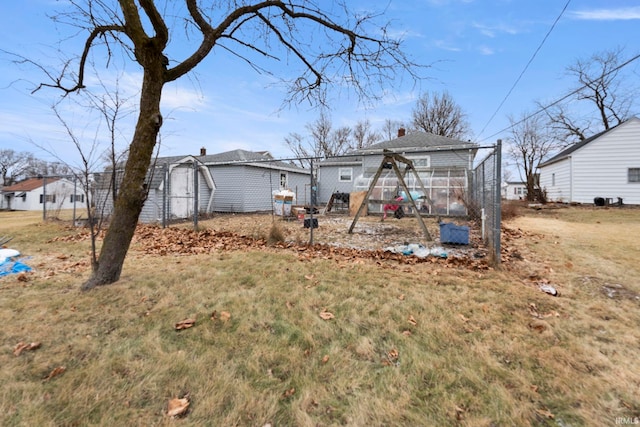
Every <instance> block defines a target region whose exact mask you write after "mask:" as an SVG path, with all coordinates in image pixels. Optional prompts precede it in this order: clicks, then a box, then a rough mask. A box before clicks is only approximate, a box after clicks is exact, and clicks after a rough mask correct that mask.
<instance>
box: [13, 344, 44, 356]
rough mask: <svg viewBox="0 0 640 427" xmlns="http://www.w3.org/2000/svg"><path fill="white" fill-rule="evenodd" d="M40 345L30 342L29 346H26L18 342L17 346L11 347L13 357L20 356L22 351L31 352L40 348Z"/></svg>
mask: <svg viewBox="0 0 640 427" xmlns="http://www.w3.org/2000/svg"><path fill="white" fill-rule="evenodd" d="M40 346H41V344H40V343H39V342H32V343H30V344H26V343H24V342H22V341H20V342H19V343H18V344H16V345H15V347H13V355H14V356H20V354H21V353H22V352H23V351H31V350H35V349H38V348H40Z"/></svg>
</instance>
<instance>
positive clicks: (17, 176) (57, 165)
mask: <svg viewBox="0 0 640 427" xmlns="http://www.w3.org/2000/svg"><path fill="white" fill-rule="evenodd" d="M72 173H73V171H72V170H71V168H70V167H69V166H68V165H66V164H64V163H62V162H47V161H45V160H41V159H38V158H36V157H35V156H34V155H33V154H32V153H29V152H26V151H15V150H12V149H0V175H1V178H2V186H3V187H6V186H8V185H13V184H15V183H17V182H19V181H22V180H23V179H25V178H30V177H36V176H40V175H41V176H55V175H71V174H72Z"/></svg>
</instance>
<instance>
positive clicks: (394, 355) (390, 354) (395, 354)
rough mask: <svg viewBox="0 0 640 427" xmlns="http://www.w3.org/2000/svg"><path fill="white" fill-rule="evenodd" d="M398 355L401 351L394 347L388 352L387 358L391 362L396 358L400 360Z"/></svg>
mask: <svg viewBox="0 0 640 427" xmlns="http://www.w3.org/2000/svg"><path fill="white" fill-rule="evenodd" d="M398 357H400V353H399V352H398V350H397V349H395V348H392V349H391V350H389V352H388V353H387V358H388V359H389V361H391V362H395V361H396V360H398Z"/></svg>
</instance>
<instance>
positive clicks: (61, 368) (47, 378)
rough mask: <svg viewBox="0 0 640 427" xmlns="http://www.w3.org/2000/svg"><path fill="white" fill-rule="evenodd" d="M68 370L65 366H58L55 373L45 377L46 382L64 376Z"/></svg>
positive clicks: (52, 372)
mask: <svg viewBox="0 0 640 427" xmlns="http://www.w3.org/2000/svg"><path fill="white" fill-rule="evenodd" d="M66 370H67V368H65V367H64V366H58V367H57V368H55V369H54V370H53V371H51V372H49V375H47V376H46V377H45V379H44V381H49V380H50V379H51V378H54V377H57V376H58V375H60V374H62V373H63V372H64V371H66Z"/></svg>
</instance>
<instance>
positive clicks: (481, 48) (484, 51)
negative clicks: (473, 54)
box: [478, 46, 495, 55]
mask: <svg viewBox="0 0 640 427" xmlns="http://www.w3.org/2000/svg"><path fill="white" fill-rule="evenodd" d="M478 52H480V54H482V55H493V54H494V53H495V50H493V49H491V48H490V47H488V46H479V47H478Z"/></svg>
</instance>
